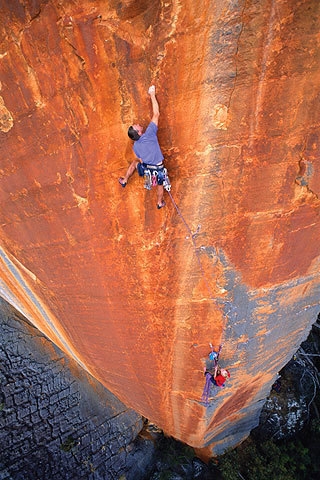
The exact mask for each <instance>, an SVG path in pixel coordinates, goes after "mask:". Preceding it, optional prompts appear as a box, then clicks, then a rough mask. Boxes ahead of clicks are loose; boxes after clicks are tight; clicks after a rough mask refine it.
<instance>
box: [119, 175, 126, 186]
mask: <svg viewBox="0 0 320 480" xmlns="http://www.w3.org/2000/svg"><path fill="white" fill-rule="evenodd" d="M118 182H119V183H120V185H121V187H123V188H124V187H125V186H126V185H127V182H123V177H120V178H119V179H118Z"/></svg>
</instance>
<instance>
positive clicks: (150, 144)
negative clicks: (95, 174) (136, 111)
mask: <svg viewBox="0 0 320 480" xmlns="http://www.w3.org/2000/svg"><path fill="white" fill-rule="evenodd" d="M148 94H149V95H150V98H151V104H152V111H153V115H152V119H151V122H150V123H149V125H148V127H147V129H146V131H145V132H144V133H143V127H142V126H141V125H139V124H135V125H132V126H131V127H129V129H128V136H129V138H131V140H134V144H133V151H134V153H135V155H136V157H137V158H136V159H135V160H133V162H132V163H131V164H130V166H129V168H128V170H127V173H126V174H125V176H124V177H120V178H119V183H120V185H121V186H122V187H125V186H126V185H127V182H128V179H129V178H130V177H131V175H133V173H134V171H135V170H136V169H137V170H138V173H139V175H140V176H144V177H145V188H147V189H148V190H150V189H151V186H157V208H158V209H160V208H162V207H164V206H165V204H166V203H165V201H164V198H163V193H164V186H165V188H166V190H168V191H169V190H170V182H169V179H168V176H167V170H166V169H165V168H164V165H163V159H164V158H163V155H162V152H161V149H160V146H159V142H158V137H157V131H158V119H159V115H160V110H159V104H158V101H157V99H156V89H155V86H154V85H152V86H151V87H150V88H149V90H148Z"/></svg>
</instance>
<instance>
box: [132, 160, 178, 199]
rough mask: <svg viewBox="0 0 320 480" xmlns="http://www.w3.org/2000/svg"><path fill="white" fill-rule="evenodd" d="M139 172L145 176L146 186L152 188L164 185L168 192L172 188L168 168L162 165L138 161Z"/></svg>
mask: <svg viewBox="0 0 320 480" xmlns="http://www.w3.org/2000/svg"><path fill="white" fill-rule="evenodd" d="M137 169H138V173H139V175H140V176H141V177H143V178H144V188H146V189H147V190H151V188H152V187H156V186H157V185H163V187H164V188H165V189H166V190H167V192H169V191H170V189H171V183H170V180H169V176H168V171H167V169H166V168H165V167H164V166H163V163H161V164H160V165H148V164H146V163H138V166H137Z"/></svg>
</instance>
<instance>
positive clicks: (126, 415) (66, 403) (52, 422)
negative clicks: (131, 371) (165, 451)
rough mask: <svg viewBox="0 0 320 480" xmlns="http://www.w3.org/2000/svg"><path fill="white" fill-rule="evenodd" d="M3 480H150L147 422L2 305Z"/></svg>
mask: <svg viewBox="0 0 320 480" xmlns="http://www.w3.org/2000/svg"><path fill="white" fill-rule="evenodd" d="M0 319H1V323H0V334H1V345H0V444H1V451H0V478H1V480H12V479H22V478H23V479H25V480H34V479H46V478H50V479H66V480H67V479H70V480H73V479H75V478H77V479H80V478H86V479H88V480H89V479H90V480H93V479H94V480H100V479H101V480H102V479H107V478H108V479H109V478H110V479H111V478H117V479H119V478H121V475H123V478H126V479H128V480H133V479H135V480H139V479H142V478H146V476H147V474H148V470H149V471H150V468H151V466H152V460H153V455H154V446H153V444H152V442H151V441H147V440H146V439H143V438H141V437H138V438H137V436H138V433H139V432H140V430H141V429H142V426H143V420H142V418H141V416H140V415H138V414H137V413H135V412H134V411H133V410H130V409H128V408H126V407H125V405H123V404H122V403H121V402H119V401H118V400H117V399H116V398H115V397H114V395H112V393H110V392H108V391H107V390H106V389H105V388H103V387H102V385H101V384H99V383H98V382H97V381H96V380H95V379H93V378H92V377H90V376H89V375H88V374H87V373H86V372H84V371H83V369H81V368H79V366H77V364H75V362H74V361H72V360H71V361H68V359H67V358H66V356H65V355H64V354H63V352H61V350H59V349H58V348H56V347H54V345H53V344H52V343H51V342H49V341H48V340H47V339H46V338H45V337H44V336H43V335H42V334H41V333H40V332H39V331H37V330H36V329H35V328H34V327H33V326H31V325H30V324H28V323H27V322H26V321H25V319H23V318H22V317H21V316H19V315H17V312H15V311H14V309H13V308H12V307H9V305H8V304H6V303H5V302H4V301H3V300H1V301H0Z"/></svg>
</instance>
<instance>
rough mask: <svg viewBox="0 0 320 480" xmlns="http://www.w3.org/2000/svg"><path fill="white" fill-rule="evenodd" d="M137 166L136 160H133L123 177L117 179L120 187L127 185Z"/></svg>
mask: <svg viewBox="0 0 320 480" xmlns="http://www.w3.org/2000/svg"><path fill="white" fill-rule="evenodd" d="M137 165H138V160H133V162H131V163H130V165H129V167H128V170H127V173H126V174H125V176H124V177H120V178H119V182H120V183H121V185H123V186H125V185H126V184H127V182H128V180H129V178H130V177H131V175H133V173H134V171H135V169H136V168H137Z"/></svg>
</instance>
